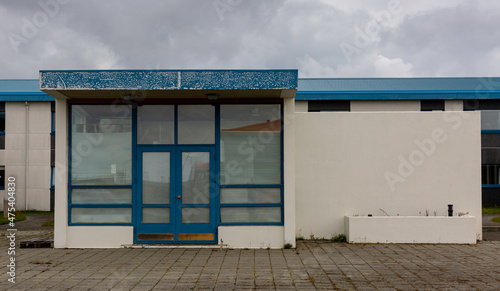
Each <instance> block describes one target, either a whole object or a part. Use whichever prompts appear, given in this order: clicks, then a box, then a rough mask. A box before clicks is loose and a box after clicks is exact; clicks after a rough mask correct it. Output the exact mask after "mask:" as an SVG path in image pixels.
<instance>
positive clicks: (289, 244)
mask: <svg viewBox="0 0 500 291" xmlns="http://www.w3.org/2000/svg"><path fill="white" fill-rule="evenodd" d="M292 246H293V245H292V244H291V243H286V244H285V245H284V246H283V248H285V249H291V248H292Z"/></svg>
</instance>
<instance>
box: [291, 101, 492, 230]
mask: <svg viewBox="0 0 500 291" xmlns="http://www.w3.org/2000/svg"><path fill="white" fill-rule="evenodd" d="M480 133H481V124H480V114H479V112H458V111H455V112H451V111H450V112H446V111H445V112H365V113H360V112H345V113H343V112H342V113H341V112H335V113H332V112H317V113H304V112H302V113H300V112H297V113H296V136H297V138H296V197H297V198H296V235H297V236H298V237H300V236H302V237H305V238H309V237H310V236H311V235H312V236H314V237H316V238H323V237H324V238H331V237H332V236H335V235H337V234H345V233H346V229H345V228H344V216H346V215H360V216H363V215H364V216H366V215H368V214H372V215H373V216H386V213H387V215H390V216H397V215H399V216H419V215H420V216H425V215H429V216H434V215H437V216H446V215H447V205H448V204H453V205H454V212H455V214H457V213H459V212H464V213H465V212H468V213H469V215H472V216H475V217H476V235H477V238H478V239H481V235H482V230H481V139H480Z"/></svg>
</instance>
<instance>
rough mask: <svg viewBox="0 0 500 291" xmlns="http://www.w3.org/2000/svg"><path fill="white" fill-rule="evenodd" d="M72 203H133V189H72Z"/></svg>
mask: <svg viewBox="0 0 500 291" xmlns="http://www.w3.org/2000/svg"><path fill="white" fill-rule="evenodd" d="M71 203H72V204H132V189H72V190H71Z"/></svg>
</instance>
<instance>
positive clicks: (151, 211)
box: [142, 207, 170, 223]
mask: <svg viewBox="0 0 500 291" xmlns="http://www.w3.org/2000/svg"><path fill="white" fill-rule="evenodd" d="M142 223H170V208H149V207H147V208H146V207H145V208H142Z"/></svg>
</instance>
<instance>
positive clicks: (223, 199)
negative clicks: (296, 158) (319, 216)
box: [220, 104, 283, 224]
mask: <svg viewBox="0 0 500 291" xmlns="http://www.w3.org/2000/svg"><path fill="white" fill-rule="evenodd" d="M220 161H221V163H220V168H221V176H220V181H221V182H220V183H221V190H220V205H221V208H220V217H221V223H228V224H242V223H243V224H251V223H257V224H266V223H267V224H276V223H281V222H282V215H281V213H282V206H283V204H282V198H281V197H282V187H281V106H280V105H279V104H248V105H246V104H245V105H221V106H220Z"/></svg>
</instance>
